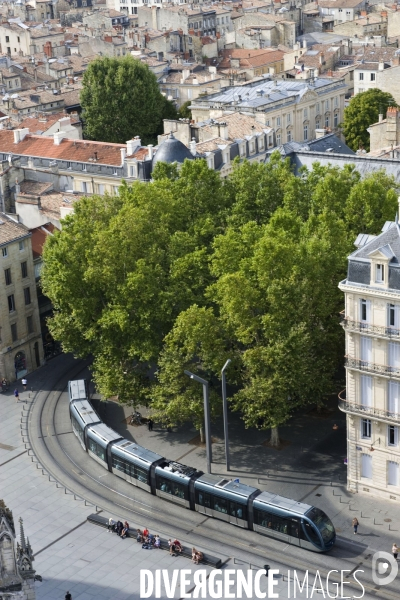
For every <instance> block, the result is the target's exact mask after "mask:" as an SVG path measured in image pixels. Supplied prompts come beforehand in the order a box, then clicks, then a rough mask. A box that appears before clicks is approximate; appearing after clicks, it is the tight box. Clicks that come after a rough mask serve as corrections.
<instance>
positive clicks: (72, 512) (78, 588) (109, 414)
mask: <svg viewBox="0 0 400 600" xmlns="http://www.w3.org/2000/svg"><path fill="white" fill-rule="evenodd" d="M74 364H75V363H74V360H73V358H72V357H71V356H69V355H67V356H60V357H57V358H55V359H53V360H52V361H51V362H49V364H48V365H46V366H45V367H43V368H42V369H39V370H38V371H37V372H35V373H33V374H32V375H30V377H29V388H33V391H32V392H30V391H26V392H24V391H22V386H21V385H18V387H19V390H20V396H21V402H19V403H16V402H15V399H14V398H13V395H12V392H13V389H14V386H12V387H11V388H10V390H9V391H8V392H7V393H5V394H1V395H0V467H1V468H0V489H1V494H0V497H1V498H3V499H4V501H5V503H6V504H7V506H8V507H9V508H10V509H11V510H12V511H13V513H14V519H18V518H19V517H20V516H21V517H22V518H23V519H24V526H25V533H26V535H27V536H28V537H29V540H30V542H31V545H32V548H33V552H34V554H35V562H34V567H35V569H36V571H37V573H38V574H40V575H41V576H42V577H43V582H42V583H40V582H38V583H37V584H36V585H37V598H38V600H42V599H46V600H57V599H61V600H62V599H63V598H64V595H65V593H66V591H67V590H69V591H70V592H71V594H72V598H73V600H94V599H100V600H101V599H110V600H125V599H128V598H130V599H136V598H139V579H140V570H141V569H149V570H151V571H153V572H154V571H155V570H156V569H165V570H167V571H168V573H169V574H170V576H172V573H173V570H174V569H191V570H192V575H193V572H194V571H195V570H196V569H206V570H207V574H210V573H211V571H212V569H210V568H209V567H204V566H200V567H195V566H194V565H193V564H192V563H191V562H190V561H189V560H187V559H185V558H183V557H177V558H173V557H171V556H169V555H168V553H166V552H164V551H161V550H150V551H147V550H142V548H141V546H140V544H137V543H136V542H135V541H133V540H121V539H120V538H118V537H117V536H116V535H112V534H108V533H107V532H106V530H104V529H102V528H100V527H96V526H94V525H91V524H89V523H87V521H86V519H87V516H88V515H89V514H90V513H92V512H94V511H95V507H93V506H88V505H85V503H84V502H83V501H82V500H79V499H74V496H73V495H72V494H68V493H67V494H66V493H65V491H64V489H63V488H61V487H57V486H56V483H55V482H53V481H49V478H48V476H46V475H43V474H42V471H41V470H40V469H38V468H36V465H35V463H34V462H32V459H31V457H30V456H29V454H30V453H29V452H28V449H27V448H26V447H25V444H24V443H23V441H22V436H21V428H20V426H21V414H22V413H23V411H24V410H25V409H26V407H28V405H29V402H32V401H33V400H34V397H35V394H36V393H39V392H40V390H43V391H44V390H49V389H53V388H52V382H54V381H56V380H57V378H58V372H62V371H64V370H65V368H66V366H67V367H68V365H71V368H72V367H73V365H74ZM24 407H25V408H24ZM332 407H333V408H332V412H331V413H328V414H327V416H324V418H320V417H315V416H314V415H313V414H307V413H306V412H304V414H299V415H297V416H296V419H295V421H294V424H293V426H292V427H286V428H283V429H282V431H281V435H282V438H283V439H284V440H285V445H284V447H283V449H282V450H280V451H277V450H273V449H271V448H269V447H267V446H265V445H263V441H265V440H266V439H267V435H266V433H265V432H256V431H246V430H244V429H243V427H242V425H241V423H240V421H238V420H237V419H236V417H234V416H232V417H231V419H230V421H231V442H232V472H231V476H235V477H239V478H240V479H241V480H243V481H244V482H245V483H249V484H250V485H255V486H256V487H259V488H260V489H268V490H271V491H276V492H279V493H283V494H285V495H287V496H291V497H295V498H296V499H305V500H306V501H307V502H309V503H311V504H314V505H316V506H319V507H321V508H322V509H323V510H325V511H326V512H327V513H328V514H329V516H330V517H331V518H332V520H333V522H334V524H335V526H336V529H337V531H338V535H339V537H340V540H341V542H343V543H344V544H347V546H348V547H349V548H360V552H362V551H363V552H364V554H365V553H366V552H370V551H375V550H380V549H383V550H386V551H390V548H391V545H392V543H393V541H396V542H399V543H400V532H399V529H398V524H399V522H400V509H399V508H398V506H397V505H396V504H395V503H390V502H384V501H379V502H378V501H376V500H373V499H370V498H368V497H362V496H354V495H352V494H348V493H347V492H346V490H345V485H344V476H345V466H344V465H343V448H344V447H345V443H344V442H345V439H344V438H345V436H344V430H343V429H342V428H343V427H344V420H343V417H342V415H341V414H340V413H338V412H336V409H335V408H334V401H332ZM101 412H102V413H103V414H102V417H103V418H104V420H107V422H108V423H109V424H110V425H111V426H112V427H114V428H115V429H117V430H118V431H120V432H121V433H123V435H124V436H126V437H133V438H134V439H135V440H136V441H137V442H138V443H141V444H143V445H145V446H146V447H148V448H150V449H152V450H155V451H157V452H160V454H163V455H165V456H167V457H169V458H172V459H175V460H177V459H179V460H181V461H182V462H185V463H187V464H190V465H193V466H196V467H198V468H203V469H204V466H205V456H204V449H203V448H202V447H201V446H199V445H198V444H196V443H195V441H193V439H194V438H195V437H196V432H195V431H191V430H190V428H180V429H179V430H177V431H173V432H167V431H165V430H164V429H161V428H158V427H157V425H156V426H155V429H154V431H153V432H148V431H147V428H145V426H141V427H133V426H128V425H127V424H126V422H125V420H126V416H127V415H128V413H129V411H128V409H127V408H125V409H123V408H122V407H119V406H118V405H117V404H115V403H111V402H109V403H107V404H106V405H103V406H102V408H101ZM22 420H23V419H22ZM335 422H337V423H339V430H337V431H336V430H333V429H332V427H333V424H334V423H335ZM65 425H66V427H65V435H66V436H68V435H71V436H72V435H73V434H72V433H71V432H70V431H71V430H70V427H69V424H68V423H66V424H65ZM44 434H45V432H44ZM336 434H338V435H337V437H335V436H336ZM213 436H214V437H215V438H216V439H215V443H214V445H213V449H214V461H215V462H214V463H213V471H214V472H215V473H216V472H218V473H221V474H226V471H225V464H224V455H223V444H222V430H221V424H220V423H219V422H217V423H216V424H214V425H213ZM305 440H306V442H305ZM165 507H166V513H165V526H164V528H163V530H160V531H154V533H159V534H161V535H162V537H166V538H168V537H172V536H174V533H175V532H174V531H173V530H171V529H170V527H169V525H168V507H169V504H168V503H165ZM102 514H103V515H104V516H106V517H108V516H110V513H108V512H105V511H104V512H102ZM354 515H356V516H357V517H358V519H359V521H360V530H359V531H360V533H359V535H358V536H357V537H356V536H354V535H353V534H352V529H351V519H352V518H353V516H354ZM112 516H113V517H119V518H122V519H123V518H125V515H124V514H119V512H118V506H117V504H116V506H115V513H114V514H113V515H112ZM130 525H131V527H135V528H136V527H141V528H143V526H144V525H146V523H143V522H134V521H132V520H130ZM235 531H236V530H235ZM215 535H216V536H218V523H215ZM243 535H244V536H245V535H246V534H245V532H244V534H243ZM252 535H254V534H252ZM181 541H182V543H183V544H184V545H185V546H191V545H192V543H193V541H192V539H191V536H190V534H188V535H187V536H186V538H182V539H181ZM281 546H282V544H281ZM292 550H293V548H292ZM299 552H302V553H303V558H304V551H299ZM215 554H218V553H217V552H216V553H215ZM313 556H314V555H312V554H311V553H310V568H312V564H313V560H312V559H313ZM220 557H221V559H222V561H223V567H222V568H223V570H227V569H232V570H238V569H239V570H247V569H249V566H250V565H249V562H248V559H247V558H246V552H245V551H244V550H243V551H242V550H241V549H240V548H238V550H237V553H235V555H232V553H230V554H227V553H226V552H225V551H224V547H223V545H221V548H220ZM266 562H268V564H270V566H271V568H272V569H273V568H279V569H280V572H281V573H283V574H285V572H286V571H287V566H284V565H282V564H279V563H278V562H277V561H276V560H274V557H273V554H272V558H271V555H270V556H265V555H262V554H260V556H259V560H258V561H257V562H256V563H255V564H254V562H253V565H252V567H253V568H254V569H255V570H256V568H257V567H263V565H264V564H265V563H266ZM286 564H288V563H286ZM266 586H267V580H266V578H263V579H262V582H261V589H262V590H264V591H265V590H266ZM276 589H277V590H278V591H279V590H280V596H279V597H280V598H283V599H286V598H288V593H287V581H286V580H285V579H284V578H282V577H281V578H279V579H278V587H277V588H276ZM308 593H309V590H308V591H307V590H304V591H303V593H301V594H299V593H297V597H298V598H306V597H309V596H308ZM355 594H357V591H355ZM153 597H154V596H153ZM162 597H163V598H165V597H166V595H165V588H164V587H162ZM174 597H175V598H181V597H182V596H181V591H180V588H179V587H178V588H177V590H176V592H175V596H174ZM207 597H209V596H207ZM314 597H323V596H322V595H320V596H314ZM364 597H365V598H368V597H369V596H368V595H366V596H364ZM378 597H379V596H378Z"/></svg>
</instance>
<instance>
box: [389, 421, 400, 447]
mask: <svg viewBox="0 0 400 600" xmlns="http://www.w3.org/2000/svg"><path fill="white" fill-rule="evenodd" d="M387 435H388V446H398V445H399V429H398V427H395V425H388V434H387Z"/></svg>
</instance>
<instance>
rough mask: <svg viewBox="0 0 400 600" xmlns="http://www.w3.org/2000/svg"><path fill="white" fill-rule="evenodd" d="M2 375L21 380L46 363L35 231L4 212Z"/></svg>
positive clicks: (0, 239) (0, 233)
mask: <svg viewBox="0 0 400 600" xmlns="http://www.w3.org/2000/svg"><path fill="white" fill-rule="evenodd" d="M0 249H1V250H0V260H1V266H2V269H1V271H2V273H0V276H1V278H2V285H1V286H0V336H1V339H0V375H1V377H5V378H6V379H8V380H9V381H14V380H15V379H20V378H21V377H23V376H24V375H25V374H26V373H29V372H30V371H33V370H34V369H36V368H38V367H40V365H41V364H42V362H43V346H42V343H41V333H40V320H39V308H38V301H37V296H36V282H35V271H34V266H33V255H32V243H31V233H30V231H29V230H28V228H27V227H25V226H24V225H22V224H21V223H18V221H17V218H16V217H15V219H13V218H11V217H9V216H7V215H6V214H5V213H0Z"/></svg>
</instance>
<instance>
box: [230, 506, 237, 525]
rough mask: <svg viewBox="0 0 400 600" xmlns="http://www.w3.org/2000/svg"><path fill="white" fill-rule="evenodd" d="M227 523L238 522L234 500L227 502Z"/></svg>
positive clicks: (234, 523)
mask: <svg viewBox="0 0 400 600" xmlns="http://www.w3.org/2000/svg"><path fill="white" fill-rule="evenodd" d="M229 523H232V524H233V525H237V524H238V520H237V508H236V502H229Z"/></svg>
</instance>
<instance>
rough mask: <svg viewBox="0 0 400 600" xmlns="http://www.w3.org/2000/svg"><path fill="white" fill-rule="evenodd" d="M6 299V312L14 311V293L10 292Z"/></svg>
mask: <svg viewBox="0 0 400 600" xmlns="http://www.w3.org/2000/svg"><path fill="white" fill-rule="evenodd" d="M7 300H8V312H14V310H15V301H14V294H11V295H10V296H8V297H7Z"/></svg>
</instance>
